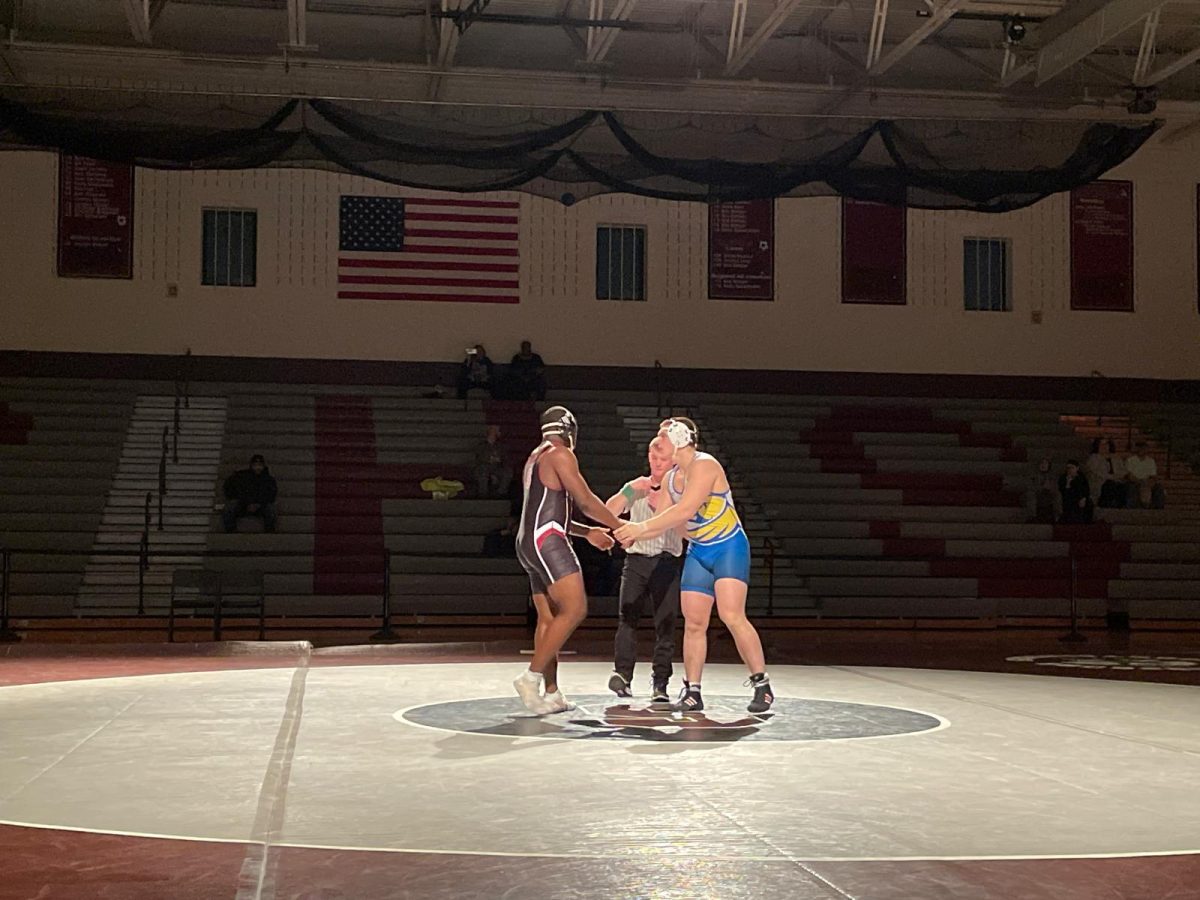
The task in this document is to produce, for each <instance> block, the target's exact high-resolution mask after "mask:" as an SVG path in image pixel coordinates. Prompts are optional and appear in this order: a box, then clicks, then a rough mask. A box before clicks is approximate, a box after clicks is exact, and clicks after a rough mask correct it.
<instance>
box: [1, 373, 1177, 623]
mask: <svg viewBox="0 0 1200 900" xmlns="http://www.w3.org/2000/svg"><path fill="white" fill-rule="evenodd" d="M172 390H173V388H172V386H170V385H164V384H162V383H147V382H132V381H99V382H97V381H86V382H82V381H71V380H66V379H7V380H3V381H0V544H2V545H3V546H6V547H8V548H11V549H12V550H14V551H17V552H18V553H19V556H18V558H16V559H15V560H14V565H13V571H14V575H13V579H12V586H11V594H12V598H13V612H14V614H15V615H18V616H22V615H26V616H27V615H69V614H80V615H101V614H105V613H126V614H127V613H129V612H130V611H131V607H130V603H131V597H133V596H134V594H132V593H131V592H132V591H133V590H134V587H133V586H134V585H135V584H136V581H137V568H136V559H135V557H133V556H132V555H131V556H130V557H127V558H125V559H122V560H120V561H115V560H108V559H105V558H99V557H92V558H91V559H89V553H93V552H94V551H97V550H100V549H104V548H113V547H116V548H124V549H126V550H128V551H130V553H131V554H132V552H133V551H135V550H136V541H137V539H138V537H139V534H140V528H141V525H140V523H141V519H142V507H141V499H140V498H141V496H142V493H143V492H144V488H145V481H146V479H147V478H149V474H148V473H149V472H150V471H151V470H152V469H155V470H156V468H157V465H158V460H159V456H160V439H159V436H158V428H159V425H158V422H159V419H160V418H161V417H162V416H164V415H168V416H169V398H170V394H171V392H172ZM193 397H194V398H195V400H194V404H193V407H194V408H193V411H192V413H191V414H190V418H189V417H185V419H184V423H183V427H182V436H181V450H180V460H179V462H178V463H175V462H174V461H173V460H172V461H171V463H170V465H169V466H168V475H169V481H170V482H171V483H170V486H169V490H168V493H167V496H166V497H165V498H164V511H165V512H164V527H163V529H162V530H161V531H159V530H158V529H157V527H155V528H153V529H152V530H151V532H150V535H149V537H150V554H151V559H152V567H151V570H149V571H148V572H147V573H143V580H144V581H145V582H146V585H147V587H146V592H147V595H148V596H147V600H146V608H147V610H148V611H149V612H152V613H156V614H165V612H166V609H167V602H168V601H167V598H168V596H169V591H170V585H171V580H172V573H173V571H175V570H176V569H178V568H181V567H193V568H194V567H195V566H196V565H202V566H203V567H204V568H207V569H211V570H215V571H219V572H228V573H231V574H232V573H240V574H246V573H251V574H253V573H260V574H261V575H262V576H263V585H264V591H265V593H266V596H267V613H268V615H269V616H277V615H291V616H304V615H337V616H362V615H371V614H374V613H376V612H377V611H378V609H379V606H380V594H381V592H382V590H383V582H384V575H383V559H384V550H385V549H387V550H389V551H391V554H392V556H391V569H390V581H391V589H392V597H393V603H392V605H393V609H394V610H396V611H397V612H398V613H399V614H401V615H404V614H416V615H423V616H427V615H438V614H451V613H453V614H472V615H493V614H511V615H520V614H522V613H523V612H524V609H525V603H526V595H527V582H526V580H525V578H524V576H523V574H522V573H521V571H520V568H519V566H518V565H517V564H516V562H515V561H514V560H511V559H495V558H487V557H484V556H482V555H481V549H482V538H483V535H484V534H485V533H486V532H487V531H488V530H490V529H491V528H493V527H495V526H496V525H498V524H499V523H501V522H502V521H503V520H504V518H505V516H506V515H507V511H508V502H507V501H506V500H502V499H500V500H479V499H475V498H474V496H473V493H474V484H473V479H472V477H471V471H470V469H471V461H472V450H473V447H474V445H475V443H476V442H477V441H478V440H479V439H480V438H481V436H482V434H483V432H484V429H485V426H486V425H487V424H499V425H500V426H501V428H502V429H503V431H504V433H505V445H506V449H507V450H508V452H509V455H510V458H511V459H512V461H513V463H514V464H518V463H519V462H520V460H521V459H522V458H523V456H524V454H525V452H527V450H528V448H529V447H530V446H531V444H532V442H533V441H535V440H536V438H537V432H536V410H535V409H534V408H533V406H532V405H531V404H522V403H496V402H492V401H482V400H478V399H472V400H470V401H468V402H466V403H464V402H462V401H458V400H454V399H433V398H428V397H423V396H421V393H420V391H419V390H417V389H415V388H407V387H371V388H361V387H355V388H350V387H331V386H330V387H327V386H319V385H270V384H264V385H248V384H203V385H200V386H198V387H196V388H195V389H194V390H193ZM551 402H562V403H566V404H567V405H569V406H571V407H572V409H574V410H575V412H576V414H577V415H578V416H579V419H580V422H581V445H580V458H581V463H582V466H583V469H584V472H585V474H586V475H587V477H588V479H589V481H590V482H591V483H592V485H593V487H594V488H595V489H596V491H597V492H598V493H600V494H601V495H602V496H607V495H608V493H610V492H611V491H613V490H615V489H616V488H617V487H619V486H620V484H621V483H622V482H623V481H624V480H626V479H627V478H629V477H631V476H632V475H633V474H635V473H636V472H638V471H639V469H640V467H641V465H642V460H643V449H644V445H645V441H646V440H648V438H649V436H650V435H651V434H652V433H653V428H654V426H655V424H656V422H657V419H658V417H659V414H660V410H659V409H657V408H656V407H655V405H654V402H653V399H652V398H651V397H650V396H649V395H647V394H637V393H629V392H615V391H603V390H588V391H584V390H577V391H569V392H560V393H558V394H556V395H552V397H551ZM671 402H672V405H673V407H674V408H676V409H677V410H678V411H680V412H686V413H687V414H690V415H692V416H693V417H694V418H696V419H697V421H698V422H699V423H700V425H701V430H702V434H703V435H704V437H705V440H706V445H707V447H708V448H709V449H712V450H713V452H715V453H716V454H717V455H718V456H719V457H720V458H722V459H723V460H724V461H725V462H726V464H727V468H728V470H729V474H730V478H731V480H732V482H733V485H734V489H735V494H736V497H737V501H738V505H739V508H740V510H741V512H742V515H743V518H744V519H745V521H746V524H747V529H748V531H749V533H750V535H751V538H752V544H753V548H754V556H755V558H754V570H753V576H752V580H753V585H752V589H751V607H752V609H753V610H755V611H758V612H762V611H763V610H764V609H765V608H766V607H767V605H768V602H770V603H771V604H773V607H774V610H775V612H777V613H780V614H789V615H794V616H806V617H812V616H820V617H823V618H829V619H834V618H847V617H855V618H862V617H867V618H881V617H910V618H916V617H963V618H985V619H989V618H995V617H1034V616H1045V615H1052V616H1059V615H1062V614H1063V613H1064V612H1065V610H1066V603H1067V598H1068V596H1069V595H1070V593H1071V590H1072V585H1074V590H1075V593H1076V595H1077V596H1078V597H1080V598H1081V602H1082V606H1083V610H1084V612H1085V613H1087V614H1089V615H1102V614H1103V613H1104V612H1105V611H1106V610H1108V609H1111V608H1127V609H1128V610H1129V612H1130V614H1131V615H1132V616H1133V617H1134V618H1135V619H1137V618H1195V617H1200V550H1198V549H1197V547H1200V542H1198V541H1197V538H1200V527H1195V526H1194V525H1193V523H1195V522H1200V516H1196V512H1197V510H1196V508H1195V504H1193V503H1191V502H1189V495H1188V494H1187V492H1186V490H1184V489H1180V488H1179V485H1182V486H1183V488H1186V487H1187V486H1188V485H1189V484H1190V481H1191V476H1185V474H1183V473H1181V472H1180V471H1179V466H1178V465H1176V467H1175V472H1174V480H1175V482H1178V484H1177V485H1175V487H1174V490H1173V491H1172V497H1171V504H1170V508H1168V509H1167V510H1165V511H1152V510H1129V511H1126V510H1103V511H1101V514H1102V517H1103V518H1102V521H1098V522H1097V523H1096V524H1095V525H1093V526H1062V525H1059V526H1052V525H1043V524H1032V523H1029V521H1028V519H1029V514H1028V511H1027V509H1026V507H1025V505H1024V503H1025V496H1024V495H1025V491H1026V489H1027V487H1028V484H1029V478H1030V475H1031V473H1032V471H1033V468H1034V466H1035V465H1036V462H1037V460H1038V459H1039V458H1040V457H1041V456H1042V455H1049V456H1051V457H1052V458H1053V459H1055V460H1056V462H1057V463H1059V464H1061V462H1062V461H1063V460H1065V459H1066V458H1067V457H1068V456H1076V457H1082V456H1083V455H1084V454H1085V452H1086V445H1087V440H1088V438H1089V432H1088V431H1087V428H1086V427H1085V426H1084V425H1083V424H1081V423H1082V420H1078V421H1077V420H1074V419H1072V418H1070V417H1071V416H1072V415H1077V416H1084V415H1086V414H1085V413H1084V412H1082V411H1080V410H1073V409H1070V408H1066V409H1064V408H1062V407H1063V404H1059V403H1054V402H1049V401H1026V400H1011V399H1010V400H991V401H984V400H960V399H928V400H923V399H911V398H908V399H900V400H898V399H895V398H862V397H837V398H831V397H798V396H791V397H780V396H774V395H773V396H766V395H722V394H693V395H687V396H684V395H676V396H675V397H673V398H672V401H671ZM164 404H166V406H164ZM1068 406H1069V405H1068ZM156 416H157V417H158V418H155V417H156ZM1064 417H1065V418H1064ZM209 446H212V447H213V448H216V449H214V450H213V451H212V456H211V461H208V460H209V457H208V456H205V454H208V453H209V450H208V449H206V448H207V447H209ZM252 453H263V454H264V455H265V456H266V458H267V461H268V464H269V465H270V467H271V470H272V472H273V474H274V475H275V476H276V478H277V479H278V482H279V503H278V507H279V528H278V531H277V532H276V533H273V534H265V533H262V531H261V527H260V526H259V525H258V524H257V522H256V521H255V520H244V524H243V525H242V526H241V527H240V528H239V530H238V532H237V533H235V534H224V533H223V532H222V529H221V526H220V519H219V515H218V514H217V511H216V510H217V507H219V505H220V503H221V502H222V499H223V498H222V496H221V483H222V481H223V479H224V477H225V476H226V475H227V474H229V472H231V471H232V470H233V469H235V468H241V467H244V466H245V465H246V464H247V461H248V459H249V457H250V455H251V454H252ZM433 476H442V477H445V478H452V479H457V480H461V481H463V482H464V484H465V485H466V487H467V490H466V491H465V492H464V494H463V495H461V496H459V497H456V498H454V499H452V500H436V499H432V498H431V497H430V495H429V493H428V492H426V491H423V490H422V489H421V487H420V482H421V480H422V479H424V478H428V477H433ZM769 544H773V545H774V547H775V549H774V551H771V550H770V549H768V545H769ZM60 551H74V552H75V553H76V554H78V555H74V556H62V555H54V554H56V553H59V552H60ZM772 552H774V555H775V562H774V575H773V578H772V579H771V580H772V581H773V585H772V586H773V590H772V592H771V595H770V597H769V598H768V592H767V583H768V568H767V567H768V562H767V561H768V558H769V557H770V556H771V555H772ZM593 609H594V610H595V611H597V612H599V613H601V614H611V613H612V612H613V611H614V604H613V601H612V599H611V598H607V599H604V598H601V599H599V600H597V601H596V602H595V603H593Z"/></svg>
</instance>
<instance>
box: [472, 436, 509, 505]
mask: <svg viewBox="0 0 1200 900" xmlns="http://www.w3.org/2000/svg"><path fill="white" fill-rule="evenodd" d="M511 483H512V469H511V468H509V465H508V463H507V462H506V461H505V459H504V447H503V445H502V444H501V443H500V426H499V425H489V426H488V427H487V434H486V435H485V436H484V439H483V440H482V441H480V442H479V443H478V444H477V445H476V447H475V484H476V486H477V490H478V492H479V493H478V496H479V497H480V499H490V498H492V497H504V496H507V495H508V487H509V485H510V484H511Z"/></svg>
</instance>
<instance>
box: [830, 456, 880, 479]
mask: <svg viewBox="0 0 1200 900" xmlns="http://www.w3.org/2000/svg"><path fill="white" fill-rule="evenodd" d="M877 468H878V465H877V463H876V462H875V460H873V459H850V458H834V459H822V460H821V471H822V472H826V473H828V474H830V475H853V474H856V473H859V474H865V473H868V472H874V471H875V470H876V469H877Z"/></svg>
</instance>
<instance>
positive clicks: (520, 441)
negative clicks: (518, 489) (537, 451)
mask: <svg viewBox="0 0 1200 900" xmlns="http://www.w3.org/2000/svg"><path fill="white" fill-rule="evenodd" d="M483 416H484V419H485V420H486V421H487V424H488V425H496V426H498V427H499V428H500V444H501V445H502V446H503V447H504V457H505V459H506V460H508V462H509V464H510V465H512V466H513V468H514V469H516V468H517V467H518V466H520V465H522V464H523V463H524V462H525V458H526V457H527V456H528V455H529V454H530V453H531V452H532V451H533V449H534V448H535V447H536V446H537V445H538V444H540V443H541V441H542V428H541V418H540V416H539V414H538V411H537V408H536V407H535V406H534V405H533V401H531V400H484V401H483Z"/></svg>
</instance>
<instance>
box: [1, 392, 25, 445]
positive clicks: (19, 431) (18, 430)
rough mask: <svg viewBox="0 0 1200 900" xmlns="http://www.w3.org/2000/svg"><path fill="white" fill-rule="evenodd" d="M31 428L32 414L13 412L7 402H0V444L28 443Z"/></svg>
mask: <svg viewBox="0 0 1200 900" xmlns="http://www.w3.org/2000/svg"><path fill="white" fill-rule="evenodd" d="M32 430H33V416H31V415H29V414H27V413H15V412H12V411H11V410H10V409H9V408H8V403H6V402H0V444H21V445H24V444H28V443H29V432H31V431H32Z"/></svg>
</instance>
